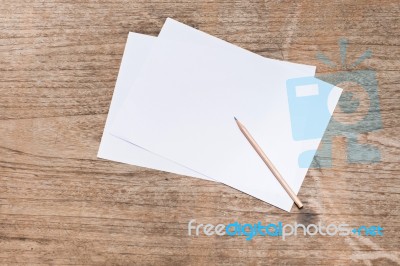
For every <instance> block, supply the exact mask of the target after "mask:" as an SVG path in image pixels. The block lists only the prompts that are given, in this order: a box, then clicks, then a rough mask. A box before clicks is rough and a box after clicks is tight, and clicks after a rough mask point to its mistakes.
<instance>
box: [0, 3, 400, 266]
mask: <svg viewBox="0 0 400 266" xmlns="http://www.w3.org/2000/svg"><path fill="white" fill-rule="evenodd" d="M166 17H173V18H175V19H177V20H179V21H182V22H184V23H186V24H189V25H191V26H194V27H196V28H199V29H201V30H203V31H205V32H208V33H211V34H213V35H215V36H217V37H220V38H222V39H224V40H227V41H229V42H232V43H234V44H237V45H239V46H241V47H243V48H246V49H249V50H251V51H254V52H256V53H258V54H260V55H263V56H268V57H271V58H276V59H284V60H290V61H293V62H299V63H306V64H314V65H317V72H318V73H320V74H324V73H325V74H326V73H336V72H338V71H341V70H342V69H340V68H339V67H337V68H334V69H332V68H328V67H327V66H326V65H324V64H322V63H321V62H320V61H318V60H317V59H316V54H317V53H318V52H323V53H324V54H326V55H327V56H328V57H329V58H330V59H332V60H333V61H335V62H340V55H339V46H338V41H339V40H340V39H341V38H346V39H347V40H348V42H349V46H348V53H347V54H348V60H349V61H351V62H353V61H354V60H355V59H356V58H357V57H358V56H359V55H360V54H361V53H362V52H364V51H365V50H367V49H370V50H371V51H372V52H373V56H372V57H371V58H369V59H367V60H366V61H365V62H363V63H362V64H360V65H359V67H358V69H364V68H369V69H373V70H374V71H375V72H376V76H377V80H378V87H379V100H380V113H381V117H382V129H380V130H376V131H372V132H366V133H362V134H359V136H358V138H359V142H360V143H366V144H372V145H374V146H375V147H377V148H379V150H380V153H381V162H379V163H370V164H350V163H348V162H347V155H348V154H347V152H346V145H347V141H348V140H347V139H346V138H345V137H340V136H339V137H335V138H334V139H333V154H332V158H333V165H332V167H330V168H322V169H312V170H310V171H309V173H308V175H307V177H306V179H305V181H304V184H303V186H302V188H301V191H300V193H299V197H300V198H301V199H302V201H303V203H304V205H305V207H304V208H303V209H302V210H298V209H296V207H293V209H292V212H291V213H290V214H289V213H286V212H283V211H280V210H279V209H277V208H274V207H271V206H270V205H268V204H265V203H262V202H260V201H259V200H256V199H254V198H252V197H250V196H247V195H245V194H243V193H240V192H238V191H236V190H234V189H231V188H229V187H227V186H224V185H221V184H217V183H212V182H207V181H201V180H196V179H194V178H189V177H184V176H178V175H174V174H169V173H164V172H159V171H154V170H150V169H145V168H140V167H135V166H128V165H123V164H119V163H113V162H109V161H104V160H100V159H97V158H96V153H97V149H98V145H99V142H100V137H101V134H102V130H103V127H104V123H105V119H106V116H107V112H108V107H109V104H110V100H111V97H112V93H113V89H114V85H115V79H116V76H117V73H118V68H119V64H120V61H121V55H122V53H123V49H124V45H125V42H126V37H127V33H128V32H129V31H135V32H140V33H144V34H150V35H154V36H155V35H157V34H158V32H159V30H160V28H161V26H162V24H163V22H164V20H165V18H166ZM399 45H400V4H399V2H398V1H397V0H392V1H388V0H378V1H324V2H322V1H320V2H317V1H296V2H295V1H218V2H214V1H193V2H190V1H187V0H183V1H165V0H164V1H163V0H160V1H136V0H134V1H111V0H104V1H82V2H81V3H78V1H68V0H61V1H54V2H53V1H17V0H12V1H11V0H2V1H1V2H0V73H1V74H0V264H2V265H5V264H18V265H23V264H29V265H34V264H53V265H55V264H57V265H62V264H77V265H89V264H92V265H132V264H140V265H213V264H218V265H236V264H237V265H268V264H282V265H302V264H308V265H333V264H334V265H350V264H360V265H375V264H376V265H393V264H399V263H400V241H399V239H400V207H399V206H400V177H399V174H400V165H399V163H400V159H399V158H400V141H399V131H400V120H399V115H400V104H399V100H400V90H399V84H400V49H399ZM344 89H346V88H344ZM339 115H340V114H339ZM353 115H354V116H357V115H360V114H359V113H358V112H355V113H354V114H353ZM343 119H351V118H349V117H347V118H346V117H344V118H343ZM190 219H196V220H197V221H198V222H201V223H213V224H218V223H229V222H232V221H235V220H239V221H241V222H249V223H252V222H257V221H259V220H262V221H265V220H267V221H271V222H277V221H282V222H284V223H294V222H296V221H297V222H302V223H305V224H309V223H317V222H318V221H322V222H324V223H330V222H345V223H348V224H351V225H363V224H364V225H377V224H379V225H381V226H383V227H384V230H385V231H384V236H383V237H356V236H349V237H340V236H334V237H323V236H314V237H310V236H307V237H306V236H302V235H301V236H298V237H291V238H290V239H289V240H286V241H283V240H281V239H279V238H273V237H256V238H254V239H253V240H252V241H246V240H244V239H243V238H242V237H228V236H224V237H217V236H213V237H206V236H199V237H189V236H188V235H187V223H188V221H189V220H190Z"/></svg>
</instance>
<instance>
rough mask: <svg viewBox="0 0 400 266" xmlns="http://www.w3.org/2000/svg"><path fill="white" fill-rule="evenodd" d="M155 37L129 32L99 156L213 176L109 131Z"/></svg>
mask: <svg viewBox="0 0 400 266" xmlns="http://www.w3.org/2000/svg"><path fill="white" fill-rule="evenodd" d="M155 40H156V38H155V37H151V36H147V35H143V34H137V33H129V35H128V40H127V42H126V46H125V50H124V55H123V57H122V61H121V67H120V70H119V73H118V78H117V82H116V85H115V90H114V95H113V98H112V101H111V105H110V110H109V113H108V117H107V121H106V125H105V128H104V132H103V136H102V138H101V142H100V147H99V151H98V155H97V156H98V157H99V158H103V159H107V160H112V161H117V162H122V163H127V164H132V165H138V166H142V167H147V168H154V169H157V170H161V171H166V172H171V173H177V174H181V175H188V176H193V177H197V178H202V179H206V180H209V178H207V177H205V176H203V175H201V174H200V173H197V172H196V171H193V170H190V169H188V168H187V167H184V166H182V165H180V164H178V163H175V162H172V161H170V160H168V159H166V158H163V157H161V156H158V155H156V154H154V153H152V152H150V151H147V150H145V149H143V148H141V147H139V146H137V145H134V144H132V143H129V142H127V141H125V140H122V139H120V138H117V137H115V136H113V135H111V134H109V129H110V125H111V123H112V121H113V120H114V117H115V115H116V113H117V110H118V109H119V107H120V106H121V105H122V103H123V101H124V99H125V98H126V97H127V95H128V94H129V90H130V88H131V86H132V83H133V82H134V80H135V79H136V77H137V75H138V73H139V72H140V69H141V67H142V65H143V63H144V62H145V59H146V58H147V56H148V54H149V52H150V50H151V46H152V45H153V42H154V41H155Z"/></svg>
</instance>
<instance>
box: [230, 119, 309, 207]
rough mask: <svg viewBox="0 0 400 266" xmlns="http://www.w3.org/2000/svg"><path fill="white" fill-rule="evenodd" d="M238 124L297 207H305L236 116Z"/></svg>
mask: <svg viewBox="0 0 400 266" xmlns="http://www.w3.org/2000/svg"><path fill="white" fill-rule="evenodd" d="M235 121H236V124H237V125H238V127H239V129H240V131H241V132H242V133H243V135H244V136H245V137H246V139H247V140H248V141H249V142H250V144H251V146H252V147H253V148H254V150H255V151H256V152H257V154H258V155H259V156H260V157H261V159H262V160H263V161H264V163H265V164H266V165H267V166H268V168H269V170H271V172H272V174H273V175H274V176H275V177H276V179H277V180H278V182H279V183H280V184H281V185H282V187H283V188H284V189H285V190H286V192H287V193H288V194H289V196H290V197H291V198H292V200H293V201H294V202H295V203H296V205H297V207H299V209H301V208H303V203H301V201H300V199H299V198H298V197H297V195H296V194H295V193H294V192H293V190H292V189H291V188H290V186H289V185H288V183H286V181H285V179H283V177H282V175H281V174H280V173H279V171H278V169H276V167H275V166H274V165H273V164H272V162H271V161H270V160H269V159H268V157H267V155H265V153H264V152H263V150H262V149H261V147H260V146H259V145H258V144H257V142H256V141H255V140H254V138H253V137H252V136H251V134H250V132H249V131H248V130H247V129H246V127H245V126H244V125H243V124H242V123H240V121H239V120H238V119H237V118H236V117H235Z"/></svg>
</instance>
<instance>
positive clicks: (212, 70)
mask: <svg viewBox="0 0 400 266" xmlns="http://www.w3.org/2000/svg"><path fill="white" fill-rule="evenodd" d="M206 37H207V36H206ZM208 42H209V43H208V44H207V45H199V44H195V43H193V44H190V45H188V44H185V43H182V42H172V41H170V40H166V39H163V38H160V39H159V40H157V41H156V43H155V45H154V47H153V50H152V53H151V55H150V56H149V59H148V61H147V63H146V64H145V66H144V69H143V71H142V72H141V76H140V77H139V78H138V79H137V80H136V82H135V83H134V91H133V92H132V93H131V94H129V96H128V97H127V100H126V101H125V103H124V104H123V107H122V108H121V110H120V112H119V114H118V116H117V119H116V121H115V123H114V125H113V128H112V133H113V134H115V135H117V136H119V137H121V138H123V139H126V140H128V141H130V142H132V143H135V144H138V145H140V146H142V147H144V148H146V149H148V150H151V151H154V152H156V153H157V154H161V155H163V156H164V157H166V158H169V159H172V160H173V161H176V162H179V163H181V164H182V165H185V166H189V167H190V168H191V169H195V170H196V171H198V172H201V173H203V174H205V175H206V176H209V177H212V178H213V179H215V180H218V181H220V182H223V183H225V184H227V185H229V186H232V187H234V188H236V189H238V190H241V191H243V192H245V193H248V194H250V195H252V196H254V197H257V198H259V199H261V200H264V201H266V202H269V203H271V204H273V205H275V206H277V207H279V208H282V209H284V210H286V211H289V210H290V207H291V205H292V204H293V202H292V201H291V199H290V197H289V196H288V195H287V194H286V192H285V191H284V190H283V188H282V187H281V186H280V185H279V183H278V182H277V181H276V180H275V178H274V177H273V176H272V174H271V173H270V172H269V171H268V169H267V168H266V166H265V165H264V164H263V162H262V161H261V160H260V158H258V156H257V155H256V153H255V152H254V151H253V150H252V148H251V146H250V145H249V144H248V143H247V140H246V139H245V138H244V137H243V136H242V134H241V133H240V131H239V130H238V129H237V127H236V124H235V123H234V120H233V116H237V117H238V118H239V119H240V120H241V121H242V122H243V123H244V124H245V125H246V126H247V128H248V129H249V130H250V131H251V132H252V134H253V136H254V137H255V138H256V139H257V141H258V142H259V144H260V145H261V147H262V148H263V149H264V151H265V152H266V154H267V155H268V156H269V157H270V159H271V160H272V162H274V164H275V165H276V167H277V168H278V170H279V171H280V172H281V173H282V175H283V176H284V177H285V179H286V180H287V182H288V183H289V185H290V186H291V187H292V188H293V190H294V191H295V192H296V193H297V192H298V190H299V188H300V185H301V183H302V181H303V179H304V176H305V174H306V172H307V168H301V167H300V166H299V161H298V159H299V158H298V156H299V154H301V153H303V152H305V151H313V150H314V151H315V150H316V148H317V146H318V143H319V139H309V140H303V141H298V140H295V139H294V138H293V136H292V129H291V121H290V113H289V100H288V99H289V98H288V93H287V88H286V82H287V81H288V80H293V79H296V78H297V79H301V78H303V77H304V76H305V73H304V71H300V70H299V69H298V68H296V67H295V66H291V67H288V66H287V65H286V64H281V65H279V64H273V63H271V61H269V60H265V58H263V57H260V56H258V55H255V54H252V53H249V52H247V51H245V50H243V49H240V48H238V47H235V46H232V45H221V44H220V43H218V44H217V45H212V43H214V42H220V40H218V39H215V38H214V39H211V40H209V41H208ZM313 72H314V70H313V69H310V73H309V76H313V74H314V73H313ZM340 92H341V90H340V89H338V88H331V89H330V91H329V93H328V94H330V95H331V96H330V97H329V99H330V101H331V102H333V106H334V105H335V104H336V102H337V100H338V98H339V96H340ZM299 95H300V94H299ZM318 104H319V103H318ZM319 105H320V104H319ZM327 105H328V104H326V106H327ZM326 109H327V108H326ZM314 110H315V108H314ZM329 117H330V116H328V119H327V120H324V121H318V123H319V125H320V126H319V127H322V128H325V127H326V125H327V123H328V121H329ZM321 136H322V135H321Z"/></svg>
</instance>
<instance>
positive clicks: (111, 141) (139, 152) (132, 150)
mask: <svg viewBox="0 0 400 266" xmlns="http://www.w3.org/2000/svg"><path fill="white" fill-rule="evenodd" d="M171 26H172V27H171ZM193 32H195V34H193ZM196 32H197V34H206V33H202V32H199V31H197V30H195V29H193V28H190V27H188V26H186V25H184V24H181V23H179V22H176V21H174V20H170V23H167V24H166V26H165V27H164V28H163V34H162V36H163V38H166V39H169V38H171V39H173V40H181V41H186V42H188V43H193V42H203V43H204V41H203V40H202V38H197V37H196V35H197V34H196ZM211 37H212V36H211ZM212 38H214V37H212ZM155 40H156V38H155V37H152V36H147V35H143V34H136V33H130V34H129V35H128V40H127V44H126V47H125V51H124V55H123V57H122V61H121V67H120V71H119V74H118V78H117V82H116V86H115V90H114V95H113V99H112V102H111V105H110V109H109V115H108V117H107V121H106V125H105V128H104V132H103V136H102V139H101V143H100V147H99V151H98V157H99V158H103V159H107V160H112V161H117V162H122V163H127V164H131V165H138V166H142V167H147V168H153V169H157V170H161V171H167V172H171V173H176V174H181V175H187V176H193V177H197V178H201V179H206V180H212V179H211V178H209V177H206V176H204V175H202V174H200V173H198V172H196V171H194V170H191V169H189V168H187V167H184V166H182V165H180V164H179V163H175V162H172V161H171V160H169V159H167V158H163V157H162V156H159V155H157V154H154V153H152V152H150V151H147V150H146V149H143V148H142V147H139V146H137V145H135V144H134V143H130V142H128V141H124V140H122V139H120V138H118V137H115V136H113V135H111V134H110V133H109V129H110V125H111V124H112V120H113V119H114V116H115V114H116V113H117V110H118V109H119V107H120V106H121V104H122V103H123V100H124V99H125V97H126V96H127V95H128V93H129V91H130V89H132V83H133V82H134V80H135V79H136V77H137V76H138V75H139V72H140V69H141V67H142V65H143V63H144V62H145V60H146V58H147V55H148V54H149V53H150V50H151V45H152V44H153V42H154V41H155ZM301 67H303V68H304V69H306V70H308V69H309V66H306V65H301Z"/></svg>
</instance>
